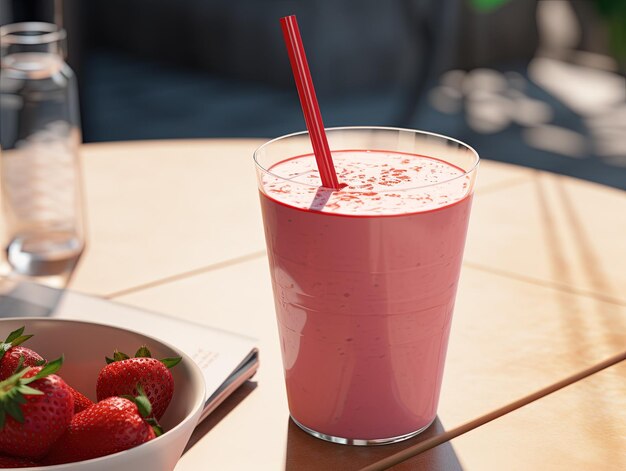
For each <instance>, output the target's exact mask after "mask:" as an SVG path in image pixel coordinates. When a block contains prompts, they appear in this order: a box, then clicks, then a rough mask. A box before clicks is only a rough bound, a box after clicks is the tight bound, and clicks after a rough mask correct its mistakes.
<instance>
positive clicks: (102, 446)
mask: <svg viewBox="0 0 626 471" xmlns="http://www.w3.org/2000/svg"><path fill="white" fill-rule="evenodd" d="M138 388H139V389H140V395H139V396H138V397H136V398H132V397H130V398H127V397H117V396H113V397H109V398H106V399H104V400H103V401H100V402H98V403H96V404H94V405H92V406H91V407H88V408H87V409H85V410H84V411H82V412H79V413H78V414H76V415H75V416H74V417H73V418H72V421H71V422H70V425H69V427H68V428H67V430H66V431H65V433H64V434H63V435H62V436H61V438H59V440H58V441H57V443H56V444H55V445H54V447H53V448H52V450H51V451H50V453H49V454H48V456H46V457H45V458H44V464H61V463H72V462H74V461H82V460H88V459H91V458H97V457H98V456H105V455H110V454H111V453H117V452H118V451H123V450H127V449H129V448H133V447H135V446H137V445H140V444H142V443H145V442H147V441H148V440H152V439H153V438H155V437H156V436H158V435H160V434H161V433H162V430H161V428H160V427H159V426H158V424H157V423H156V421H155V420H154V419H147V417H149V416H150V414H151V412H152V410H151V407H150V401H148V398H147V397H146V396H145V395H144V394H141V387H140V386H138Z"/></svg>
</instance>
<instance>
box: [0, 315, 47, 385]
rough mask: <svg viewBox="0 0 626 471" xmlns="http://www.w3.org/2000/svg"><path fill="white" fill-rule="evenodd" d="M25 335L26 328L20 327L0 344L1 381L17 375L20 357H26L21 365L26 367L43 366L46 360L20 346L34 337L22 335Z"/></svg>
mask: <svg viewBox="0 0 626 471" xmlns="http://www.w3.org/2000/svg"><path fill="white" fill-rule="evenodd" d="M23 333H24V327H20V328H19V329H17V330H14V331H13V332H11V333H10V334H9V336H8V337H7V338H6V340H5V341H4V342H2V343H0V381H1V380H5V379H7V378H8V377H9V376H11V375H12V374H13V373H15V371H16V370H17V368H18V366H20V357H24V359H23V360H22V363H21V364H23V365H24V366H41V365H42V364H43V363H44V359H43V358H42V357H41V356H40V355H39V354H38V353H37V352H34V351H33V350H31V349H30V348H26V347H19V346H18V345H20V344H21V343H24V342H25V341H26V340H28V339H29V338H31V337H32V335H22V334H23Z"/></svg>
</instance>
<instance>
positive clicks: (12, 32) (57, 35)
mask: <svg viewBox="0 0 626 471" xmlns="http://www.w3.org/2000/svg"><path fill="white" fill-rule="evenodd" d="M23 33H32V34H23ZM0 37H2V42H3V43H4V44H3V46H4V45H24V46H34V45H38V44H50V43H53V42H57V41H62V40H64V39H65V37H66V33H65V30H64V29H63V28H61V27H60V26H58V25H56V24H54V23H45V22H42V21H25V22H21V23H10V24H7V25H3V26H0Z"/></svg>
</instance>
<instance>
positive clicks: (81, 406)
mask: <svg viewBox="0 0 626 471" xmlns="http://www.w3.org/2000/svg"><path fill="white" fill-rule="evenodd" d="M67 387H68V388H70V392H71V393H72V396H73V397H74V414H78V413H79V412H81V411H84V410H85V409H87V408H88V407H90V406H93V401H92V400H91V399H89V398H88V397H87V396H85V395H84V394H83V393H81V392H80V391H77V390H76V389H74V388H73V387H72V386H70V385H69V384H68V385H67Z"/></svg>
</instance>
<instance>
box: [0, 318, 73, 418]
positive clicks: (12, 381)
mask: <svg viewBox="0 0 626 471" xmlns="http://www.w3.org/2000/svg"><path fill="white" fill-rule="evenodd" d="M18 330H19V329H18ZM16 332H17V331H16ZM62 364H63V357H62V356H61V357H60V358H57V359H56V360H54V361H51V362H49V363H48V364H47V365H45V366H43V367H42V368H41V369H40V370H39V371H38V372H37V374H35V375H33V376H30V377H28V378H24V375H26V373H27V372H29V371H30V370H31V369H32V368H31V367H26V368H24V369H22V370H20V371H18V372H17V373H15V374H14V375H13V376H10V377H9V378H7V379H5V380H4V381H2V382H0V430H2V429H4V424H5V422H6V417H7V415H9V416H10V417H12V418H13V419H15V420H16V421H18V422H20V423H23V422H24V414H22V409H21V407H20V406H21V405H23V404H26V402H27V400H26V396H38V395H39V396H40V395H43V393H42V392H41V391H39V390H38V389H35V388H33V387H31V386H29V384H30V383H32V382H33V381H37V380H38V379H42V378H45V377H46V376H49V375H51V374H54V373H56V372H57V371H59V369H60V368H61V365H62Z"/></svg>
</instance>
